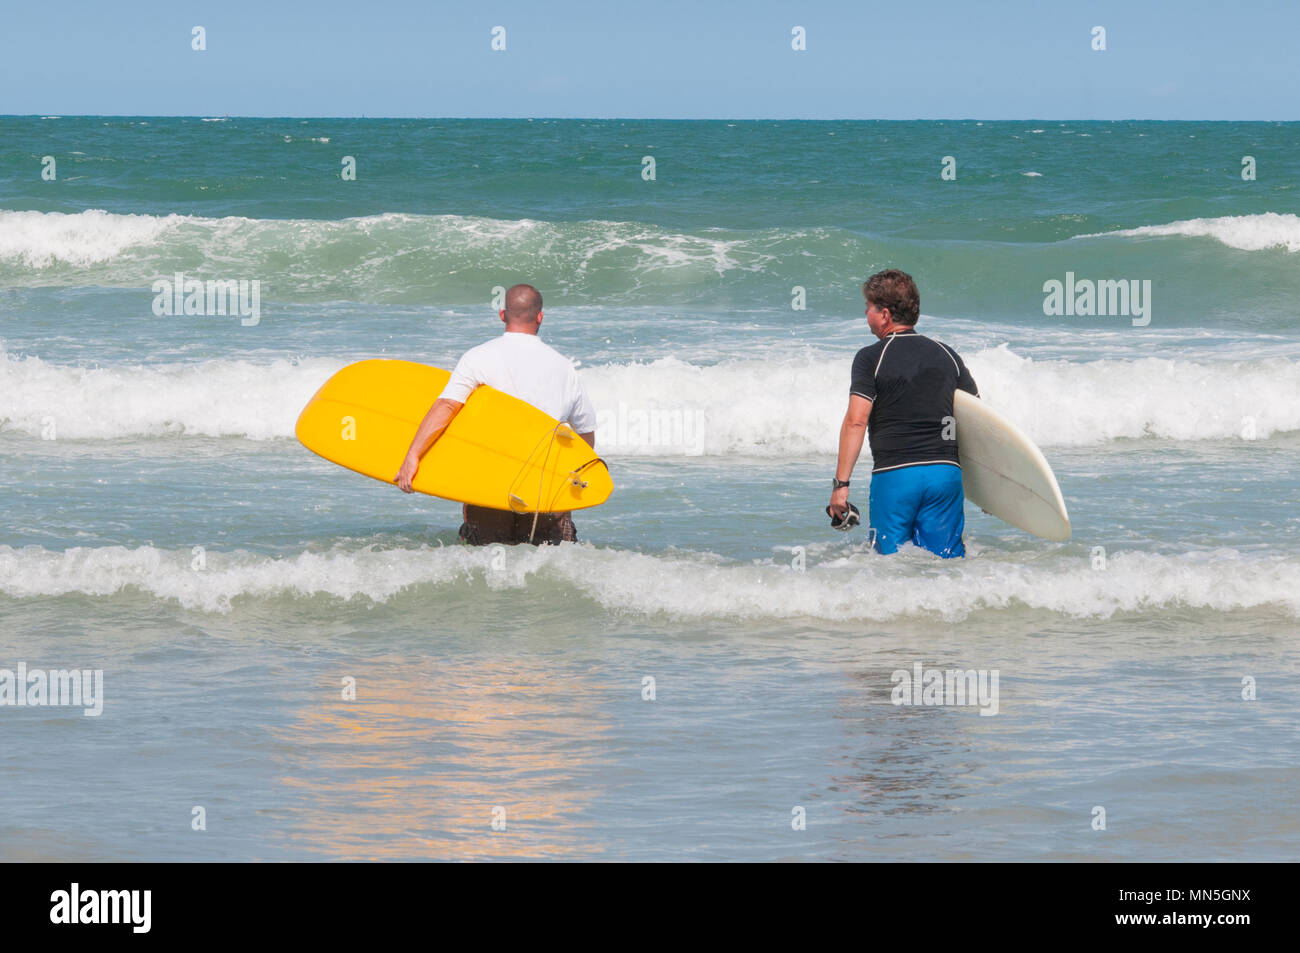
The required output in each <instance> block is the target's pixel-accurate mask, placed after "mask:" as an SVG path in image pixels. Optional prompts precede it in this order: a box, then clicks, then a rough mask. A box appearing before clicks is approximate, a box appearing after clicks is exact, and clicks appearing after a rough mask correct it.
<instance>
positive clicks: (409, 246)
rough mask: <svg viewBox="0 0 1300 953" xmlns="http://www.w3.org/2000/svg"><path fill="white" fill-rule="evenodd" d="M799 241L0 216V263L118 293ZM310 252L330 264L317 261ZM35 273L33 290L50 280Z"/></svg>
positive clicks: (633, 268) (435, 218) (507, 225)
mask: <svg viewBox="0 0 1300 953" xmlns="http://www.w3.org/2000/svg"><path fill="white" fill-rule="evenodd" d="M285 138H289V137H285ZM807 234H814V235H815V234H817V231H816V230H813V231H812V232H811V233H804V232H795V233H792V234H786V233H784V232H781V231H780V230H779V229H778V230H768V231H766V232H763V233H759V234H758V235H745V236H740V237H728V236H727V235H725V234H724V233H720V234H718V235H708V234H706V235H696V234H690V233H685V232H674V231H671V230H666V229H662V228H659V227H658V226H654V225H645V224H641V223H637V222H612V221H610V222H606V221H588V222H546V221H537V220H533V219H518V220H505V219H493V218H485V217H481V216H463V215H412V214H408V213H402V212H386V213H383V214H380V215H370V216H363V217H359V218H347V219H338V220H316V219H251V218H243V217H240V216H228V217H225V218H205V217H202V216H192V215H174V214H173V215H166V216H157V215H134V214H125V215H124V214H117V213H111V212H106V211H103V210H101V209H90V210H87V211H84V212H78V213H75V214H71V213H63V212H15V211H0V263H4V262H11V263H18V264H21V265H22V266H24V267H26V268H28V269H39V270H49V269H54V268H63V269H66V268H68V267H69V266H71V267H73V268H87V267H88V266H92V265H102V264H105V263H112V265H113V267H112V268H111V269H99V270H98V271H96V272H94V273H92V274H90V275H86V274H82V275H79V276H77V277H78V278H79V279H80V280H87V279H93V281H94V282H95V283H97V284H102V285H107V286H119V287H120V286H124V285H127V286H129V285H134V284H140V283H148V282H149V281H152V280H153V278H154V277H156V276H157V274H158V273H159V272H160V271H161V272H167V271H170V270H171V269H172V267H173V266H174V265H176V264H177V263H178V259H177V256H178V255H193V254H196V253H197V254H200V255H202V256H203V258H205V259H209V260H213V261H221V262H223V263H227V266H229V265H230V263H234V262H238V263H239V265H238V267H240V268H244V269H249V268H259V267H260V268H265V267H266V265H265V262H266V261H267V260H268V259H274V260H275V261H276V262H277V263H278V262H280V261H281V259H282V258H283V256H284V253H285V251H286V250H292V251H293V252H294V253H295V255H296V256H297V257H298V258H300V259H303V260H302V261H300V262H299V263H298V264H296V265H295V266H294V267H293V269H292V270H291V272H290V273H289V274H288V275H287V276H286V277H287V278H288V279H289V281H290V282H291V283H294V282H301V281H306V280H308V279H313V280H318V279H319V278H321V277H322V274H323V273H322V272H321V269H323V268H326V266H328V267H327V271H328V273H329V274H336V273H337V272H338V270H339V268H338V262H339V260H340V257H342V258H343V259H346V258H348V257H349V256H351V257H353V258H354V259H356V262H355V265H354V266H353V269H352V270H351V271H347V272H345V273H344V277H345V278H347V279H348V280H349V281H351V282H354V283H355V282H358V281H363V280H364V279H365V278H366V277H367V276H368V275H369V274H371V273H372V272H373V271H374V269H376V268H377V267H382V266H383V265H384V264H385V263H386V262H387V263H390V264H391V263H392V262H393V261H395V260H397V259H401V258H403V257H405V256H409V255H416V256H423V257H425V258H428V259H429V260H430V261H434V260H437V261H442V262H445V263H448V264H450V265H451V266H452V273H454V272H455V270H456V268H457V267H459V266H461V265H463V267H465V268H472V267H474V266H475V265H478V264H482V263H484V262H491V261H493V260H497V259H502V258H503V257H508V256H510V255H512V254H518V253H521V252H522V253H527V254H528V255H529V256H536V255H540V256H543V257H547V258H549V257H554V256H557V255H558V256H561V258H562V259H563V260H565V261H570V262H572V266H571V267H572V269H573V271H575V272H576V273H577V278H578V279H581V278H583V277H585V275H586V273H587V272H588V271H590V270H592V269H594V268H596V267H599V266H608V267H610V268H614V269H618V270H620V271H625V272H629V273H631V274H632V276H633V280H634V281H635V280H636V279H637V278H639V277H640V276H641V275H642V274H643V273H645V272H653V273H656V274H660V275H667V276H669V277H671V275H672V273H673V272H676V271H681V270H683V269H687V270H690V271H692V272H699V273H700V274H707V273H708V272H713V273H714V274H718V275H721V274H724V273H726V272H728V271H732V270H737V269H739V270H745V271H761V270H762V269H763V267H764V266H765V265H767V264H769V263H771V262H772V261H774V260H775V258H776V256H775V254H774V253H773V252H772V251H771V250H770V249H769V248H768V247H767V246H768V245H769V244H771V243H773V242H782V241H798V240H799V238H800V237H801V236H804V235H807ZM348 243H351V244H348ZM128 252H130V253H131V254H130V256H129V257H127V255H126V253H128ZM317 252H319V253H320V254H322V255H324V256H325V257H327V258H328V259H329V260H328V262H324V263H322V262H321V261H319V260H318V259H319V256H317V257H316V258H313V253H317ZM274 267H275V269H277V270H278V269H279V268H282V267H283V266H282V265H281V264H277V265H276V266H274ZM190 270H193V267H192V266H191V267H190ZM33 277H35V278H36V279H37V281H38V283H47V282H49V281H50V279H51V278H52V276H51V275H44V276H41V275H37V276H33ZM23 278H24V275H22V274H15V275H12V276H10V281H11V283H14V284H22V283H23Z"/></svg>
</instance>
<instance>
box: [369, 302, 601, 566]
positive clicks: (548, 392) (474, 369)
mask: <svg viewBox="0 0 1300 953" xmlns="http://www.w3.org/2000/svg"><path fill="white" fill-rule="evenodd" d="M505 305H506V306H505V310H503V311H501V312H500V315H501V320H502V321H503V322H504V323H505V326H506V330H505V333H504V334H502V335H501V336H500V337H499V338H496V339H495V340H492V341H488V342H487V343H486V344H480V345H479V346H478V347H473V348H470V349H469V350H468V351H466V352H465V354H464V356H462V357H461V359H460V360H459V361H458V362H457V364H456V369H455V370H453V371H452V372H451V378H450V379H449V380H448V381H447V386H446V387H445V388H443V391H442V394H441V395H439V397H438V399H437V400H436V401H434V402H433V406H432V407H430V408H429V412H428V413H427V414H425V415H424V420H423V421H421V423H420V426H419V429H417V430H416V432H415V438H414V439H413V440H412V441H411V447H410V449H409V450H408V451H407V452H406V460H405V461H404V462H403V463H402V468H401V470H399V471H398V472H397V476H396V477H394V478H393V482H394V483H396V484H397V485H398V486H399V487H401V489H402V491H403V492H405V493H411V492H412V489H411V481H412V480H413V479H415V474H416V471H418V470H419V469H420V459H421V458H422V457H423V456H424V455H425V454H426V453H428V452H429V448H430V447H432V446H433V445H434V443H435V442H436V441H437V439H438V438H439V437H441V436H442V434H443V431H445V430H446V429H447V425H448V424H450V423H451V421H452V419H453V418H454V417H455V416H456V414H457V413H459V411H460V409H461V408H462V407H464V406H465V401H467V400H469V395H470V394H471V393H472V392H473V391H474V389H475V388H476V387H478V386H479V385H480V384H487V385H488V386H490V387H495V388H496V389H497V390H499V391H502V392H504V393H506V394H509V395H511V396H512V397H518V398H519V399H520V400H522V401H524V402H526V403H529V404H532V405H533V406H534V407H536V408H537V409H538V410H541V411H542V412H543V413H547V414H550V415H551V416H552V417H554V418H555V419H556V420H559V421H560V422H561V423H567V424H569V426H571V427H572V428H573V429H574V430H576V431H577V432H578V435H579V436H580V437H582V439H583V440H585V441H587V443H589V444H591V446H593V447H594V446H595V445H596V411H595V410H594V409H593V407H592V405H591V399H590V398H589V397H588V396H587V391H586V390H585V389H584V388H583V386H582V383H581V381H579V380H578V372H577V371H576V370H575V369H574V367H573V364H572V363H571V362H570V361H569V359H568V358H566V357H564V356H563V355H562V354H560V353H559V352H558V351H556V350H555V349H554V348H551V347H549V346H548V345H546V344H544V343H543V342H542V339H541V338H539V337H538V336H537V331H538V329H539V328H540V327H541V326H542V295H541V292H539V291H538V290H537V289H536V288H534V287H533V286H532V285H515V286H514V287H512V288H511V289H510V290H509V291H507V292H506V300H505ZM463 513H464V518H465V522H464V523H463V524H462V525H461V527H460V538H461V539H463V540H465V542H467V543H470V544H471V545H475V546H482V545H486V544H488V543H535V544H536V543H560V542H576V541H577V539H578V532H577V530H576V529H575V528H574V525H573V517H572V516H571V515H570V514H569V513H567V512H566V513H542V514H540V515H538V516H537V517H536V521H534V514H532V513H513V512H511V511H510V510H497V509H491V508H489V507H486V506H470V505H468V504H465V506H464V510H463ZM534 522H536V525H535V526H534Z"/></svg>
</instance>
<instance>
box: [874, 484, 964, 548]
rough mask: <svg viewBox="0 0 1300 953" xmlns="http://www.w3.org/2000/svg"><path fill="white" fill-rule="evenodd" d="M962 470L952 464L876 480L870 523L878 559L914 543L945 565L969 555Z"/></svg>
mask: <svg viewBox="0 0 1300 953" xmlns="http://www.w3.org/2000/svg"><path fill="white" fill-rule="evenodd" d="M963 499H964V497H963V494H962V487H961V468H960V467H955V466H952V465H951V464H947V463H933V464H925V465H923V466H916V467H899V468H898V469H897V470H885V471H884V472H882V473H873V474H872V475H871V503H870V516H869V522H870V526H871V529H872V536H873V537H874V539H873V547H874V548H875V550H876V552H878V553H886V554H887V553H896V552H898V547H899V546H900V545H902V544H903V543H907V542H911V543H915V544H916V545H917V546H920V547H921V548H923V549H928V550H929V551H930V552H932V553H937V554H938V555H940V556H942V557H943V558H944V559H955V558H956V557H958V556H965V555H966V547H965V545H964V544H963V543H962V541H961V533H962V530H963V529H965V528H966V512H965V509H964V507H963Z"/></svg>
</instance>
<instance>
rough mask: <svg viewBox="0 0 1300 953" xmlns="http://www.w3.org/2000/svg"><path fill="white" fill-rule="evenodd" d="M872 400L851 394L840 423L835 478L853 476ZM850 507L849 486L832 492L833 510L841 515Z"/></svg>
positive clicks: (840, 478)
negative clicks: (838, 451) (838, 453)
mask: <svg viewBox="0 0 1300 953" xmlns="http://www.w3.org/2000/svg"><path fill="white" fill-rule="evenodd" d="M871 407H872V403H871V401H869V400H867V399H866V398H865V397H862V396H859V395H858V394H850V395H849V407H848V410H846V411H845V412H844V423H842V424H840V455H839V459H838V460H837V461H836V464H835V478H836V479H837V480H848V479H849V478H850V477H851V476H853V466H854V464H856V463H857V462H858V455H859V454H861V453H862V441H863V440H864V439H865V438H866V436H867V420H868V419H869V418H870V417H871ZM848 508H849V488H848V487H847V486H842V487H840V488H839V489H838V490H835V491H833V492H832V493H831V512H832V513H834V514H835V515H836V516H841V515H843V514H844V513H845V512H847V510H848Z"/></svg>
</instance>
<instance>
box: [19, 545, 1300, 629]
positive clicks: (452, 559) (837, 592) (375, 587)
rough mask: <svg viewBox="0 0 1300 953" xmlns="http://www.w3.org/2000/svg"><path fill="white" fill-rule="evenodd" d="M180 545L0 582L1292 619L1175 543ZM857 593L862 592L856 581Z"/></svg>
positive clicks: (1283, 607)
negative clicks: (743, 549)
mask: <svg viewBox="0 0 1300 953" xmlns="http://www.w3.org/2000/svg"><path fill="white" fill-rule="evenodd" d="M191 560H192V556H191V554H190V552H189V551H188V550H163V549H158V548H155V547H152V546H142V547H138V548H134V549H129V548H126V547H121V546H110V547H102V548H75V549H69V550H66V551H64V552H56V551H51V550H46V549H42V548H40V547H26V548H23V549H15V548H12V547H8V546H0V594H3V595H4V596H7V597H10V598H18V599H28V598H42V597H44V598H50V597H58V596H65V595H72V594H80V595H88V596H96V597H105V598H107V597H112V596H115V595H119V594H130V593H132V592H135V593H143V594H145V595H147V596H151V597H153V598H156V599H160V600H164V601H167V602H173V603H176V604H179V605H180V606H182V607H183V608H186V609H195V610H201V611H206V612H228V611H230V610H231V609H232V608H234V607H236V606H237V605H238V604H239V603H240V602H241V601H247V600H264V599H273V598H284V597H291V598H309V597H327V598H334V599H344V600H354V599H360V600H364V601H368V602H385V601H387V600H389V599H391V598H393V597H394V596H396V595H398V594H399V593H404V592H405V593H411V594H413V595H416V596H417V597H418V596H419V595H420V594H421V593H429V594H430V595H432V596H433V597H434V598H436V597H437V594H438V593H439V592H442V591H445V590H446V589H447V588H449V587H466V586H473V585H483V584H485V583H486V584H487V585H488V586H489V587H491V588H494V589H501V588H523V589H531V588H534V587H535V588H537V589H538V590H539V591H546V592H552V591H555V589H556V587H557V586H559V587H561V588H563V589H568V590H570V591H572V592H574V593H575V594H577V595H578V596H580V597H583V598H586V599H589V600H591V601H592V602H594V603H597V604H598V605H600V606H602V607H603V608H605V609H607V610H609V611H613V612H620V613H632V614H636V615H654V614H659V613H663V614H667V615H671V616H676V617H682V618H694V619H707V618H726V619H752V620H765V619H798V618H808V619H824V620H835V621H880V620H888V619H895V618H900V617H906V616H921V617H942V618H944V619H948V620H957V619H961V618H964V617H966V616H968V615H969V614H970V613H972V612H978V611H981V610H998V611H1006V610H1017V609H1019V610H1024V609H1031V610H1040V611H1045V612H1050V613H1056V614H1059V615H1062V616H1068V617H1074V618H1109V617H1111V616H1113V615H1115V614H1116V613H1125V612H1150V611H1152V610H1159V609H1170V610H1172V609H1200V610H1209V611H1214V612H1232V611H1237V610H1245V609H1271V610H1275V611H1277V610H1280V611H1281V612H1283V613H1285V614H1286V615H1287V616H1289V617H1291V618H1300V585H1297V582H1298V581H1300V557H1295V556H1260V555H1246V554H1242V553H1239V552H1237V551H1236V550H1232V549H1220V550H1214V551H1209V552H1197V553H1190V554H1185V555H1182V556H1168V555H1157V554H1151V553H1143V552H1116V553H1112V554H1110V556H1109V557H1108V568H1107V569H1106V571H1104V572H1099V571H1095V570H1093V569H1092V568H1091V566H1090V564H1089V560H1088V559H1087V558H1086V557H1084V556H1079V555H1070V556H1066V555H1064V554H1058V555H1056V556H1052V557H1048V558H1044V559H1040V560H1036V561H1035V562H1034V563H1032V564H1028V565H1027V564H1025V563H1023V562H1013V561H1008V560H1006V559H998V558H993V557H988V558H980V557H975V558H968V559H966V560H962V561H952V562H942V561H940V560H938V559H937V558H934V557H930V556H929V555H928V554H925V553H921V552H919V551H916V550H907V551H905V552H904V553H903V554H901V555H900V556H895V557H889V558H885V557H877V556H871V555H867V554H860V555H854V556H850V557H841V558H838V559H834V560H830V561H827V562H825V563H818V562H816V561H814V560H809V563H808V566H807V571H806V572H794V571H793V570H791V569H790V568H789V567H788V566H786V565H784V564H783V563H780V562H772V563H762V564H754V563H738V562H731V561H727V560H724V559H722V558H721V557H718V556H714V555H712V554H707V553H706V554H691V553H681V552H676V553H667V554H654V555H652V554H645V553H634V552H628V551H624V550H612V549H605V548H599V547H595V546H592V545H590V544H581V545H578V546H562V547H541V548H539V549H532V548H530V547H521V548H519V549H517V550H512V551H511V554H510V558H509V559H508V560H507V561H506V568H505V569H494V568H493V565H494V561H493V560H494V554H493V553H492V551H491V550H487V549H474V548H470V547H464V546H448V547H444V548H431V547H421V548H419V549H414V550H410V549H396V550H395V549H376V548H374V547H364V548H361V549H353V550H351V551H348V550H345V549H342V548H338V547H336V548H335V549H334V550H332V551H330V552H326V553H301V554H299V555H297V556H292V557H284V558H275V557H270V556H264V555H258V554H252V553H247V552H242V551H236V552H228V553H222V552H214V551H209V552H208V553H207V554H206V566H205V568H204V569H203V570H201V571H196V570H194V569H193V568H192V567H191ZM864 592H870V593H872V597H871V598H870V599H864V598H862V593H864Z"/></svg>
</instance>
